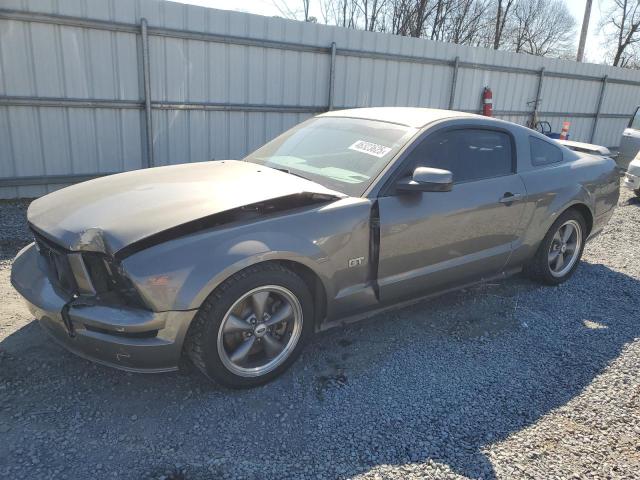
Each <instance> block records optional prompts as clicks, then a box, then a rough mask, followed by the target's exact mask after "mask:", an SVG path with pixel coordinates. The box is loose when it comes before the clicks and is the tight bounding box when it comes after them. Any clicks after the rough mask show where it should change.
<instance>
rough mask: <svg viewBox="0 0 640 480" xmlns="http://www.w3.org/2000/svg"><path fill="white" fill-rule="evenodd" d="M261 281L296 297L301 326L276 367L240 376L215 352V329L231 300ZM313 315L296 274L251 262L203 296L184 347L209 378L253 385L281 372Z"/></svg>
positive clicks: (240, 385) (302, 341)
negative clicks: (203, 299)
mask: <svg viewBox="0 0 640 480" xmlns="http://www.w3.org/2000/svg"><path fill="white" fill-rule="evenodd" d="M265 285H276V286H280V287H283V288H285V289H287V290H289V291H290V292H291V293H292V294H293V295H294V296H295V297H296V298H297V300H298V302H299V304H300V307H301V309H302V330H301V333H300V337H299V338H298V341H297V343H296V344H295V347H294V348H293V350H292V351H291V352H290V353H289V355H288V357H286V359H285V360H284V361H283V363H281V364H280V365H279V366H277V368H275V369H274V370H272V371H270V372H268V373H265V374H264V375H261V376H254V377H247V376H241V375H238V374H236V373H234V372H232V371H231V370H229V369H228V368H227V367H226V366H225V364H224V362H223V360H222V358H221V356H220V354H219V353H218V332H219V330H220V328H221V326H222V321H223V319H224V317H225V315H226V314H227V312H228V311H229V309H230V308H231V307H232V306H233V305H234V303H235V302H236V301H237V300H238V299H240V298H242V296H243V295H245V294H246V293H247V292H250V291H251V290H253V289H255V288H259V287H262V286H265ZM313 315H314V311H313V300H312V296H311V294H310V293H309V289H308V288H307V286H306V285H305V282H304V281H303V280H302V278H300V276H298V275H297V274H296V273H294V272H292V271H291V270H289V269H287V268H285V267H284V266H282V265H281V264H279V263H275V262H268V263H263V264H258V265H254V266H251V267H248V268H246V269H244V270H242V271H240V272H238V273H236V274H235V275H233V276H231V277H230V278H228V279H227V280H225V281H224V282H223V283H222V284H221V285H220V286H219V287H218V288H216V289H215V290H214V291H213V292H212V293H211V294H210V295H209V297H207V299H206V300H205V301H204V303H203V304H202V306H201V307H200V309H199V310H198V313H197V314H196V316H195V318H194V319H193V322H192V324H191V326H190V328H189V332H188V333H187V338H186V339H185V351H186V353H187V355H188V356H189V358H190V359H191V361H192V362H193V364H194V365H195V366H196V367H197V368H198V369H199V370H200V371H202V373H204V374H205V375H206V376H207V377H208V378H209V379H211V380H214V381H215V382H217V383H219V384H221V385H224V386H226V387H230V388H251V387H256V386H258V385H262V384H265V383H267V382H269V381H271V380H273V379H275V378H276V377H278V376H279V375H281V374H282V373H283V372H284V371H285V370H286V369H287V368H288V367H289V366H290V365H291V364H292V363H293V362H294V361H295V360H296V358H297V357H298V355H299V354H300V352H301V351H302V349H303V347H304V345H305V343H306V342H307V340H308V338H309V337H310V336H311V335H312V333H313V331H314V328H313V318H314V317H313ZM263 340H264V339H263Z"/></svg>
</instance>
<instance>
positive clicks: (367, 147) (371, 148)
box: [349, 140, 391, 158]
mask: <svg viewBox="0 0 640 480" xmlns="http://www.w3.org/2000/svg"><path fill="white" fill-rule="evenodd" d="M349 150H355V151H356V152H360V153H366V154H367V155H373V156H374V157H378V158H382V157H384V156H385V155H386V154H387V153H389V152H390V151H391V148H389V147H385V146H384V145H378V144H377V143H372V142H365V141H364V140H358V141H357V142H355V143H354V144H353V145H351V146H350V147H349Z"/></svg>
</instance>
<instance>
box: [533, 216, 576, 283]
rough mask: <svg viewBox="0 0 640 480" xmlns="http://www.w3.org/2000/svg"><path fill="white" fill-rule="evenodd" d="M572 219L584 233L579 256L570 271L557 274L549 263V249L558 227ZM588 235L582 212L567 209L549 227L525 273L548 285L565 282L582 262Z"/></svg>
mask: <svg viewBox="0 0 640 480" xmlns="http://www.w3.org/2000/svg"><path fill="white" fill-rule="evenodd" d="M570 220H573V221H575V222H577V223H578V224H579V225H580V231H581V234H582V235H581V236H582V238H581V242H580V247H579V249H578V257H577V260H575V263H574V264H573V266H572V267H571V269H570V270H569V271H567V272H566V273H564V274H563V275H562V276H556V275H554V274H553V273H552V271H551V266H550V264H549V261H550V260H549V250H550V248H551V244H552V242H553V237H554V235H555V234H556V233H557V232H558V229H559V228H560V227H561V226H562V225H564V224H566V223H567V222H568V221H570ZM586 237H587V222H586V221H585V219H584V217H583V216H582V214H581V213H580V212H578V211H577V210H575V209H569V210H567V211H566V212H564V213H563V214H562V215H560V216H559V217H558V218H557V219H556V221H555V222H553V225H551V227H550V228H549V231H548V232H547V234H546V235H545V237H544V239H543V240H542V242H540V246H539V247H538V250H537V251H536V254H535V256H534V257H533V258H532V259H531V260H529V262H528V263H527V264H526V265H525V267H524V271H525V274H526V275H527V276H528V277H529V278H531V279H533V280H536V281H538V282H541V283H544V284H546V285H559V284H561V283H563V282H566V281H567V280H568V279H569V278H571V275H573V273H574V272H575V271H576V268H578V265H579V264H580V259H581V258H582V252H583V250H584V244H585V240H586Z"/></svg>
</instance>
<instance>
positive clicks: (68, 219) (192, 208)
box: [27, 160, 344, 254]
mask: <svg viewBox="0 0 640 480" xmlns="http://www.w3.org/2000/svg"><path fill="white" fill-rule="evenodd" d="M296 196H304V197H305V198H313V199H314V201H317V199H318V198H321V199H323V200H324V201H327V200H331V199H334V198H335V199H337V198H341V197H344V195H343V194H341V193H338V192H335V191H333V190H329V189H327V188H325V187H323V186H322V185H319V184H317V183H315V182H312V181H309V180H305V179H303V178H300V177H296V176H294V175H291V174H288V173H285V172H280V171H278V170H274V169H272V168H268V167H264V166H260V165H257V164H253V163H249V162H242V161H236V160H222V161H212V162H202V163H192V164H182V165H173V166H167V167H158V168H150V169H144V170H136V171H133V172H127V173H120V174H117V175H111V176H107V177H102V178H98V179H95V180H90V181H88V182H83V183H80V184H77V185H73V186H71V187H67V188H64V189H62V190H58V191H56V192H53V193H50V194H49V195H46V196H44V197H41V198H39V199H37V200H35V201H33V202H32V203H31V205H30V206H29V210H28V212H27V218H28V221H29V224H30V225H31V227H32V228H33V229H34V230H35V231H36V232H38V233H40V234H42V235H44V236H45V237H47V238H48V239H49V240H52V241H54V242H55V243H57V244H59V245H60V246H62V247H64V248H66V249H68V250H72V251H93V252H103V253H107V254H115V253H116V252H118V251H119V250H121V249H123V248H125V247H127V246H130V245H132V244H134V243H136V242H139V241H141V240H143V239H146V238H149V237H151V236H154V235H157V234H160V233H161V232H165V231H168V230H173V231H175V230H176V229H179V228H180V226H182V225H190V224H191V225H192V226H193V222H195V221H198V220H200V219H203V218H211V217H212V216H216V215H217V214H220V213H222V212H228V211H230V210H234V209H238V208H241V207H243V206H246V205H252V204H259V203H260V202H265V201H268V200H274V199H279V198H282V199H283V201H282V202H280V203H281V204H284V207H283V205H280V207H279V208H280V209H282V208H286V207H287V204H288V203H290V204H291V206H292V208H295V207H297V206H300V203H301V202H300V201H295V199H296ZM283 197H284V198H283ZM289 199H291V201H290V202H289ZM200 223H206V222H200ZM218 223H219V222H211V223H207V224H205V225H201V228H207V225H215V224H218ZM185 231H187V230H185ZM190 231H193V228H191V229H190Z"/></svg>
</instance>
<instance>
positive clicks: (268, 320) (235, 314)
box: [217, 285, 303, 377]
mask: <svg viewBox="0 0 640 480" xmlns="http://www.w3.org/2000/svg"><path fill="white" fill-rule="evenodd" d="M302 322H303V316H302V307H301V305H300V302H299V301H298V299H297V298H296V296H295V295H294V294H293V293H292V292H291V291H289V290H288V289H286V288H284V287H281V286H278V285H265V286H262V287H258V288H254V289H253V290H250V291H249V292H247V293H245V294H244V295H243V296H242V297H240V298H239V299H238V300H236V302H235V303H234V304H233V305H232V306H231V308H230V309H229V310H228V311H227V313H226V314H225V316H224V318H223V320H222V322H221V324H220V329H219V331H218V345H217V347H218V354H219V355H220V359H221V360H222V363H223V364H224V366H225V367H226V368H227V369H228V370H229V371H231V372H232V373H234V374H236V375H239V376H243V377H259V376H262V375H265V374H267V373H269V372H271V371H272V370H274V369H275V368H277V367H278V366H279V365H281V364H282V363H283V362H284V361H285V360H286V359H287V358H288V357H289V355H290V354H291V352H292V351H293V350H294V349H295V346H296V344H297V343H298V340H299V339H300V335H301V333H302Z"/></svg>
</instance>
